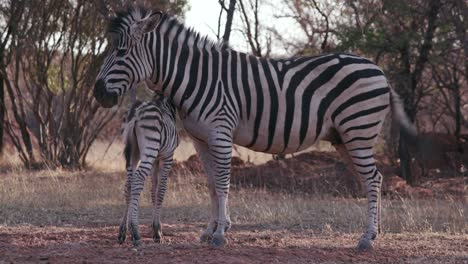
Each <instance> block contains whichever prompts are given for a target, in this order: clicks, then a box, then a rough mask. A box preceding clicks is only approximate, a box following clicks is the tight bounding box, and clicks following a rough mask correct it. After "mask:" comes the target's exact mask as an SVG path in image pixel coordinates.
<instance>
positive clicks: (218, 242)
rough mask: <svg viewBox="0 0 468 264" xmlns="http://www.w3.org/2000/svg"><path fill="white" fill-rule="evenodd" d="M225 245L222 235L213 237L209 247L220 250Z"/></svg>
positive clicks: (225, 240) (225, 241)
mask: <svg viewBox="0 0 468 264" xmlns="http://www.w3.org/2000/svg"><path fill="white" fill-rule="evenodd" d="M225 245H227V239H226V238H224V236H223V235H213V239H212V240H211V246H212V247H213V248H221V247H224V246H225Z"/></svg>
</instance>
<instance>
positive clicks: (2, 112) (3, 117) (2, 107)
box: [0, 73, 5, 157]
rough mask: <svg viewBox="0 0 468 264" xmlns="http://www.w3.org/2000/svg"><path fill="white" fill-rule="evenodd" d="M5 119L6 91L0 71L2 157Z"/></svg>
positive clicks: (0, 151)
mask: <svg viewBox="0 0 468 264" xmlns="http://www.w3.org/2000/svg"><path fill="white" fill-rule="evenodd" d="M4 121H5V92H4V90H3V75H2V74H1V73H0V157H1V156H2V154H3V134H4V131H3V128H4Z"/></svg>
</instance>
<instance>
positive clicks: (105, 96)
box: [93, 79, 118, 108]
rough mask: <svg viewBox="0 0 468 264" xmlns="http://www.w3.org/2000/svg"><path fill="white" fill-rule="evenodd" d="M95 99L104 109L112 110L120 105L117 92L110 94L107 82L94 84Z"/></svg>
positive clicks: (101, 80) (98, 81) (100, 80)
mask: <svg viewBox="0 0 468 264" xmlns="http://www.w3.org/2000/svg"><path fill="white" fill-rule="evenodd" d="M93 92H94V98H96V101H98V103H99V104H100V105H101V106H102V107H104V108H111V107H113V106H114V105H116V104H117V103H118V95H117V93H115V92H108V91H107V89H106V82H105V81H104V80H103V79H99V80H97V81H96V83H95V84H94V91H93Z"/></svg>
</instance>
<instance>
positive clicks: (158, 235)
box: [153, 224, 163, 243]
mask: <svg viewBox="0 0 468 264" xmlns="http://www.w3.org/2000/svg"><path fill="white" fill-rule="evenodd" d="M162 237H163V235H162V231H161V225H160V224H153V240H154V242H156V243H161V241H162Z"/></svg>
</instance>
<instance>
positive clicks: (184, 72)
mask: <svg viewBox="0 0 468 264" xmlns="http://www.w3.org/2000/svg"><path fill="white" fill-rule="evenodd" d="M110 32H114V34H115V32H117V33H118V39H119V41H117V43H119V44H117V46H116V47H115V48H114V49H113V50H112V52H111V53H110V54H109V56H108V57H107V59H106V61H105V63H104V65H103V68H102V70H101V72H100V74H99V76H98V80H97V82H96V86H95V95H96V99H97V100H98V101H99V102H100V103H101V105H103V106H107V107H108V106H111V105H114V104H115V103H116V100H117V97H118V96H120V95H122V94H124V93H125V92H126V90H127V89H128V87H129V86H130V85H132V84H134V83H136V82H139V81H142V80H148V81H151V82H152V83H153V84H154V86H155V87H157V88H155V89H156V90H159V91H162V92H163V93H164V94H165V95H166V96H168V97H169V99H170V100H171V102H172V103H173V104H174V105H175V106H176V107H177V109H178V111H179V114H180V116H181V119H182V121H183V124H184V127H185V129H186V130H187V131H188V133H189V134H190V135H191V136H192V137H193V138H194V139H195V142H196V143H195V145H196V149H197V151H198V153H199V155H200V158H201V160H202V161H203V163H204V166H205V170H206V172H207V174H208V179H209V187H210V195H211V198H212V217H211V220H210V223H209V224H208V228H207V229H206V230H205V232H204V233H203V235H202V240H209V239H212V244H213V245H215V246H219V245H222V244H223V243H224V232H225V230H226V229H228V228H229V226H230V221H229V215H228V213H227V212H228V208H227V205H226V204H227V197H228V191H229V178H230V163H231V156H232V144H234V143H235V144H239V145H242V146H245V147H248V148H250V149H253V150H257V151H262V152H268V153H276V154H277V153H293V152H296V151H299V150H302V149H305V148H307V147H309V146H311V145H312V144H314V143H315V142H317V141H318V140H329V141H331V142H332V143H333V144H335V145H336V146H337V149H338V150H339V151H340V153H341V154H342V155H343V158H344V159H345V160H346V161H347V162H348V163H349V165H350V166H351V168H352V169H353V170H354V171H355V172H356V174H357V175H359V176H360V177H362V179H363V180H364V181H365V183H366V187H367V196H368V201H369V206H368V207H369V208H368V224H367V229H366V232H365V233H364V234H363V236H362V238H361V241H360V244H359V247H360V248H362V249H367V248H370V247H371V245H372V244H371V241H372V240H374V239H375V237H376V235H377V231H378V230H377V229H378V223H379V208H380V206H379V203H380V186H381V182H382V175H381V174H380V173H379V172H378V171H377V168H376V167H375V161H374V158H373V146H374V144H375V142H376V139H377V136H378V134H379V132H380V130H381V127H382V123H383V120H384V118H385V116H386V115H387V112H388V111H389V109H390V108H392V109H394V110H395V111H394V112H395V113H396V118H397V120H399V121H400V123H401V124H403V125H405V126H404V127H405V128H408V129H410V128H411V125H410V124H409V123H408V122H407V119H406V118H405V115H404V113H403V112H402V111H401V104H400V103H399V101H398V100H397V95H396V94H395V93H394V92H393V90H392V89H391V88H390V87H389V84H388V81H387V79H386V77H385V75H384V73H383V72H382V70H381V69H380V68H379V67H378V66H376V65H375V64H374V63H372V62H371V61H369V60H367V59H364V58H362V57H359V56H355V55H350V54H325V55H319V56H315V57H299V58H290V59H280V60H279V59H263V58H257V57H254V56H251V55H248V54H244V53H241V52H237V51H235V50H232V49H230V48H229V47H227V46H226V45H224V44H222V43H213V42H210V41H208V40H206V39H205V38H203V37H200V36H199V35H198V34H197V33H195V32H193V30H191V29H187V28H186V27H184V26H183V25H182V24H180V23H179V22H178V21H177V20H176V19H175V18H172V17H170V16H168V15H166V14H163V13H161V12H157V11H153V12H149V11H145V10H130V11H129V12H127V13H121V14H119V16H118V17H117V18H116V19H115V20H113V23H112V27H111V29H110ZM120 43H125V45H124V44H120ZM122 49H125V52H122V51H121V50H122ZM123 72H125V73H123ZM410 130H411V129H410Z"/></svg>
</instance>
